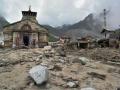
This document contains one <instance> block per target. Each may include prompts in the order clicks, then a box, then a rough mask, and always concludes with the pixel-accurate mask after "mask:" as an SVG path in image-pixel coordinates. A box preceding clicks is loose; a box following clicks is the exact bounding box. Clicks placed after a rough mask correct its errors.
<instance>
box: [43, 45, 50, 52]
mask: <svg viewBox="0 0 120 90" xmlns="http://www.w3.org/2000/svg"><path fill="white" fill-rule="evenodd" d="M51 49H52V47H51V46H45V47H44V48H43V50H44V51H50V50H51Z"/></svg>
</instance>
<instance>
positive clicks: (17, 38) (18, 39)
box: [3, 8, 48, 48]
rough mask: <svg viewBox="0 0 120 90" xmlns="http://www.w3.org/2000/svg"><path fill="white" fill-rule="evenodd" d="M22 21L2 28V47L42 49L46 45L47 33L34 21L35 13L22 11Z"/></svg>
mask: <svg viewBox="0 0 120 90" xmlns="http://www.w3.org/2000/svg"><path fill="white" fill-rule="evenodd" d="M22 15H23V16H22V19H21V20H20V21H18V22H15V23H12V24H9V25H7V26H5V27H4V29H3V34H4V46H5V47H10V48H11V47H13V48H16V47H18V48H21V47H33V48H35V47H43V46H45V45H47V44H48V31H47V29H46V28H44V27H43V26H42V25H40V24H39V23H38V21H37V20H36V17H37V12H32V11H31V9H30V8H29V10H28V11H22Z"/></svg>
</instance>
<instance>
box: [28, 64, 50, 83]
mask: <svg viewBox="0 0 120 90" xmlns="http://www.w3.org/2000/svg"><path fill="white" fill-rule="evenodd" d="M29 74H30V77H31V78H32V79H33V80H34V81H35V82H36V84H38V85H40V84H42V83H44V82H46V81H47V80H48V74H49V73H48V69H47V68H46V67H44V66H41V65H39V66H35V67H33V68H32V69H31V70H30V71H29Z"/></svg>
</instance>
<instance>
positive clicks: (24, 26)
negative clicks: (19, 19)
mask: <svg viewBox="0 0 120 90" xmlns="http://www.w3.org/2000/svg"><path fill="white" fill-rule="evenodd" d="M21 29H22V30H25V31H29V30H31V26H30V25H28V24H25V25H23V26H22V28H21Z"/></svg>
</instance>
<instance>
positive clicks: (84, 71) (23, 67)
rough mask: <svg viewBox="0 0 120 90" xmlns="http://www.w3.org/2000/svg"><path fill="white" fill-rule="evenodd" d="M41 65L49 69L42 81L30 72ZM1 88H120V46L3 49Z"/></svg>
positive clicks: (110, 89)
mask: <svg viewBox="0 0 120 90" xmlns="http://www.w3.org/2000/svg"><path fill="white" fill-rule="evenodd" d="M61 53H62V54H61ZM64 54H65V55H64ZM37 65H42V66H45V67H47V69H48V72H49V76H48V81H47V82H46V83H43V84H42V85H37V84H36V83H35V82H34V80H32V79H31V78H30V76H29V73H28V72H29V70H30V69H31V68H32V67H34V66H37ZM87 87H88V88H89V87H90V88H94V89H82V88H87ZM0 90H120V50H118V49H111V48H96V49H81V50H74V51H73V50H72V51H70V50H67V51H64V52H63V51H62V50H61V49H59V48H56V49H51V50H47V51H46V50H44V49H40V48H36V49H17V50H14V49H4V50H0Z"/></svg>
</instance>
